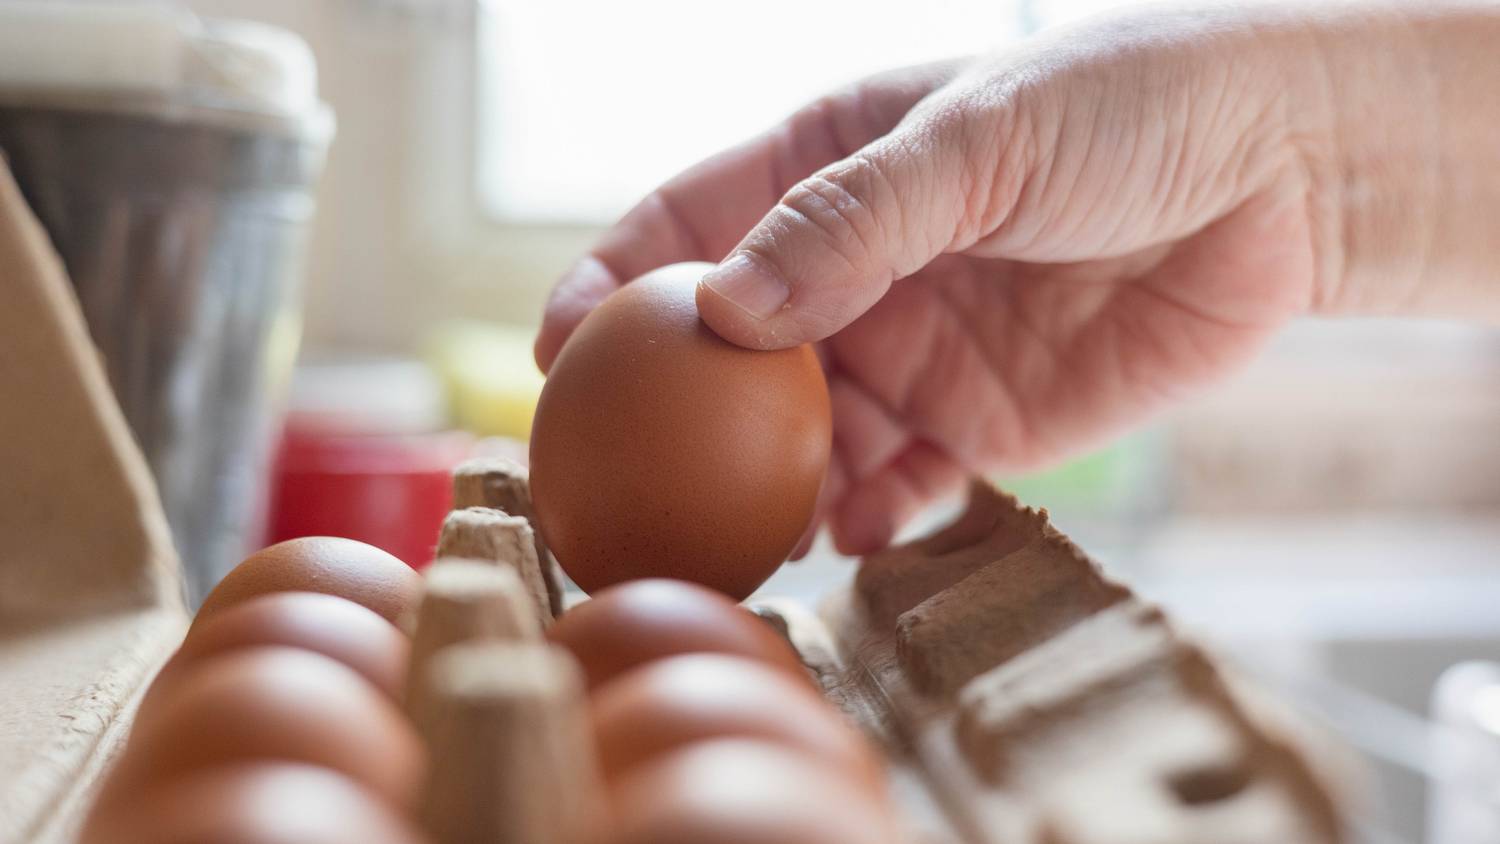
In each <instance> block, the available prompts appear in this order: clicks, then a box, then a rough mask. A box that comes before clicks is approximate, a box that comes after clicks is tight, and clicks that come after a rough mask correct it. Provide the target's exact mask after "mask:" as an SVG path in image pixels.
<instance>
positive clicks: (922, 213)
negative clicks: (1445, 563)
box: [536, 4, 1500, 553]
mask: <svg viewBox="0 0 1500 844" xmlns="http://www.w3.org/2000/svg"><path fill="white" fill-rule="evenodd" d="M1495 37H1500V13H1497V12H1496V10H1495V8H1494V7H1490V8H1488V9H1486V8H1484V7H1483V6H1475V7H1472V8H1471V7H1468V6H1466V5H1464V4H1454V5H1452V7H1451V8H1448V7H1447V5H1446V4H1434V6H1433V7H1432V8H1430V9H1428V10H1427V11H1426V12H1420V13H1419V12H1410V11H1395V10H1391V9H1383V8H1380V7H1374V6H1371V7H1369V8H1365V9H1356V10H1353V11H1348V12H1340V13H1337V14H1335V13H1333V12H1328V11H1326V10H1325V11H1324V12H1313V11H1305V10H1304V11H1298V10H1295V9H1290V8H1289V9H1285V10H1261V11H1253V12H1252V11H1247V10H1238V11H1235V10H1220V11H1192V10H1187V11H1181V10H1176V11H1174V10H1169V11H1155V12H1150V13H1145V14H1140V13H1135V14H1130V15H1126V16H1116V17H1111V18H1105V19H1100V20H1097V21H1094V22H1089V23H1086V24H1083V25H1081V26H1079V27H1075V28H1070V29H1066V30H1062V31H1058V32H1055V33H1051V34H1048V35H1045V36H1043V37H1041V38H1039V39H1036V40H1034V41H1032V42H1028V43H1027V44H1024V45H1022V46H1020V47H1018V48H1016V49H1013V50H1009V51H1006V52H1004V53H1003V54H1000V55H996V56H990V57H985V58H980V59H970V60H962V61H955V62H950V63H945V64H941V65H934V66H928V67H921V68H914V69H908V70H903V71H896V72H893V73H889V74H885V75H881V76H878V77H875V78H872V79H868V80H866V81H864V82H861V83H859V84H857V85H855V86H853V87H851V88H849V89H848V90H845V91H842V92H840V93H838V94H835V95H832V96H829V97H826V98H824V99H822V100H820V101H818V102H816V103H814V104H813V105H811V106H809V107H808V108H806V109H804V110H803V111H801V112H799V113H797V114H796V115H794V116H793V117H791V118H790V119H789V120H788V121H787V122H786V123H785V124H783V125H782V126H780V127H777V128H776V129H774V130H772V131H771V132H769V133H768V134H766V135H764V136H761V137H760V138H757V139H755V140H753V141H751V142H749V143H747V144H745V145H744V146H741V147H738V148H736V149H733V150H730V151H727V152H725V153H723V154H721V155H719V156H717V157H715V158H712V159H710V160H708V161H706V162H704V163H702V164H700V165H698V166H696V167H694V168H692V169H690V170H688V171H687V172H685V173H683V174H682V175H680V176H678V177H677V178H675V179H673V180H672V181H670V182H668V183H667V184H665V185H663V186H662V187H661V188H659V189H658V190H657V191H655V192H654V193H653V194H651V195H650V196H648V197H647V198H646V199H645V200H644V201H643V202H641V203H640V205H638V206H637V207H636V208H635V209H634V210H632V211H631V212H630V213H629V214H628V215H626V216H625V217H624V218H623V219H622V220H621V221H620V222H619V223H618V224H617V225H616V226H615V227H614V228H612V229H611V230H610V231H609V232H608V233H607V234H606V235H605V236H604V238H603V239H602V240H601V241H600V242H599V244H598V245H597V246H596V247H595V248H594V249H593V250H591V252H590V254H588V255H587V256H585V257H584V258H583V259H581V260H580V261H579V262H578V264H577V265H575V266H574V267H573V269H572V270H570V271H569V273H568V274H567V275H566V276H565V277H564V278H563V279H562V280H561V281H560V282H559V283H558V286H557V288H556V289H555V291H554V293H553V296H552V299H551V301H550V303H549V305H548V307H547V311H546V314H545V318H544V325H543V330H542V333H541V335H540V336H539V338H538V340H537V347H536V352H537V360H538V363H539V364H540V365H541V366H542V367H543V369H546V368H547V366H548V365H550V363H551V361H552V359H553V357H554V356H555V355H556V353H557V350H558V348H559V347H560V346H561V344H562V342H563V341H564V340H565V339H566V337H567V335H568V333H569V332H570V331H571V330H572V328H573V327H574V326H575V325H576V324H577V323H578V321H579V320H581V319H582V317H583V316H584V315H585V314H586V313H587V312H588V310H589V309H590V308H592V307H593V306H594V305H595V304H597V303H598V302H599V301H600V300H601V299H602V298H603V297H604V296H605V295H607V294H608V293H609V292H610V291H611V290H613V289H614V288H616V287H617V286H619V285H620V284H623V283H627V282H628V281H629V280H630V279H632V278H634V277H636V276H638V275H640V274H642V273H644V272H646V271H647V270H650V269H652V268H655V267H657V266H660V265H663V264H667V263H672V262H677V261H686V260H707V261H721V260H724V261H725V263H724V264H723V265H721V267H720V268H719V269H718V270H717V271H715V272H714V273H711V274H710V276H709V277H708V278H707V279H706V280H705V283H704V284H703V285H701V286H700V288H699V295H698V302H699V308H700V311H701V312H702V315H703V318H704V319H705V321H707V322H708V323H709V325H710V326H711V327H712V328H713V329H714V330H716V331H718V332H719V333H720V334H721V335H723V336H724V337H725V338H727V339H729V340H731V341H733V342H736V343H739V344H741V345H745V346H748V347H751V348H773V347H783V346H787V345H793V344H797V343H801V342H811V341H815V342H818V343H819V349H820V353H821V355H822V359H823V360H824V362H825V365H826V368H827V371H828V376H829V386H830V390H831V392H832V399H833V409H834V429H835V433H834V464H833V466H832V467H831V469H830V473H829V476H828V479H827V481H826V484H825V489H824V494H823V498H822V501H821V503H820V513H821V516H822V521H824V522H825V523H827V524H828V525H829V526H830V527H831V528H832V531H833V534H834V538H835V541H836V543H837V545H838V547H839V548H840V549H841V550H843V551H845V552H848V553H862V552H866V551H869V550H873V549H875V548H878V547H880V546H881V545H883V544H884V543H885V542H887V541H888V540H889V538H890V536H891V535H892V533H893V532H894V531H895V530H896V529H897V528H898V527H899V526H900V525H901V523H902V522H903V521H904V520H905V519H907V518H909V517H910V516H911V515H912V514H913V513H914V512H915V511H916V510H917V509H919V508H920V507H922V506H923V505H925V504H927V503H929V502H930V501H932V500H933V499H934V498H937V497H939V496H941V495H943V494H945V493H947V492H950V491H952V490H954V489H956V488H957V487H958V486H959V485H960V483H961V481H962V480H963V478H964V476H965V475H966V474H967V473H968V472H969V471H971V470H975V469H981V470H996V469H1005V470H1021V469H1030V468H1036V467H1038V466H1042V465H1045V464H1047V463H1048V462H1051V461H1054V460H1057V459H1059V458H1061V457H1064V456H1067V455H1069V454H1072V453H1075V452H1077V451H1079V450H1080V449H1082V448H1084V447H1086V446H1089V445H1091V444H1096V443H1099V442H1100V441H1102V440H1105V439H1106V438H1108V437H1110V436H1111V435H1114V434H1117V433H1118V432H1120V431H1122V430H1125V429H1127V428H1129V427H1131V426H1133V425H1136V424H1138V423H1140V422H1141V421H1142V420H1144V419H1145V418H1147V417H1148V416H1149V415H1150V414H1151V413H1152V412H1154V411H1156V410H1158V409H1160V408H1163V407H1164V406H1166V405H1168V404H1170V403H1171V402H1173V401H1175V400H1177V399H1179V398H1180V397H1182V396H1183V395H1185V394H1187V393H1189V392H1191V391H1192V390H1194V389H1195V388H1198V387H1200V386H1202V385H1205V384H1207V383H1209V382H1212V381H1214V380H1216V379H1218V378H1220V377H1222V376H1224V375H1225V374H1227V373H1229V372H1231V371H1233V370H1234V369H1235V368H1237V367H1238V366H1240V365H1241V364H1243V363H1245V362H1246V361H1247V360H1248V359H1249V358H1250V357H1251V356H1252V355H1253V354H1254V353H1255V352H1256V350H1257V349H1259V348H1260V347H1261V346H1262V345H1263V344H1264V343H1265V342H1266V341H1267V339H1268V338H1270V337H1271V336H1272V335H1273V334H1274V333H1275V331H1276V330H1277V329H1278V328H1279V327H1281V326H1282V325H1283V324H1285V323H1286V322H1287V321H1288V320H1289V319H1291V318H1293V317H1294V316H1297V315H1300V314H1304V313H1315V314H1352V313H1422V314H1449V315H1466V316H1471V317H1473V316H1482V317H1485V318H1493V316H1494V315H1495V312H1496V301H1495V299H1496V297H1495V296H1494V294H1493V293H1490V292H1488V291H1489V289H1490V288H1492V287H1493V284H1489V285H1488V286H1486V283H1485V282H1486V279H1487V276H1486V273H1485V270H1484V268H1485V267H1486V266H1495V265H1496V264H1494V263H1493V262H1494V261H1495V260H1497V259H1500V244H1497V243H1496V238H1495V236H1494V234H1493V231H1492V229H1493V227H1492V226H1486V225H1485V224H1484V223H1482V222H1473V221H1470V222H1460V221H1459V217H1460V215H1458V214H1455V213H1453V211H1454V209H1453V208H1451V207H1449V206H1450V205H1453V204H1454V203H1455V202H1456V199H1455V197H1454V196H1453V194H1465V197H1464V199H1465V201H1466V202H1467V203H1469V205H1468V207H1469V208H1472V207H1473V205H1474V204H1475V203H1488V204H1489V205H1490V207H1493V208H1494V209H1495V210H1497V211H1500V185H1497V184H1496V183H1497V181H1500V178H1497V176H1496V175H1495V171H1496V169H1497V168H1496V165H1497V164H1500V161H1497V154H1496V153H1495V152H1494V150H1493V149H1492V147H1494V146H1495V145H1493V144H1492V143H1490V144H1489V145H1488V146H1486V142H1485V141H1484V140H1483V139H1484V138H1485V137H1489V135H1488V133H1487V132H1486V131H1484V130H1482V127H1483V126H1484V125H1489V126H1490V127H1491V131H1492V127H1493V126H1494V125H1500V123H1494V122H1493V121H1495V120H1500V104H1497V103H1496V102H1495V99H1496V98H1495V97H1494V95H1493V94H1483V93H1478V92H1481V91H1484V90H1488V88H1487V87H1486V83H1485V82H1484V74H1485V71H1484V70H1483V68H1484V67H1485V66H1487V65H1486V62H1485V61H1483V56H1484V55H1485V50H1486V48H1485V47H1484V46H1483V45H1484V44H1485V43H1486V41H1485V39H1486V38H1495ZM1488 43H1494V42H1493V41H1491V42H1488ZM1488 66H1490V67H1492V66H1493V65H1492V64H1488ZM1424 74H1428V75H1429V76H1424ZM1434 91H1439V92H1443V93H1442V94H1441V95H1437V96H1434V95H1433V92H1434ZM1466 93H1467V94H1468V95H1469V98H1468V99H1465V96H1466ZM1475 100H1478V101H1479V103H1478V105H1477V106H1476V103H1475ZM1485 121H1491V122H1488V123H1486V122H1485ZM1434 124H1436V125H1438V126H1440V127H1443V128H1442V129H1439V130H1432V129H1430V128H1425V127H1431V126H1433V125H1434ZM1471 124H1472V125H1473V126H1474V127H1475V128H1474V129H1473V130H1472V131H1471V130H1470V129H1468V128H1467V127H1469V126H1470V125H1471ZM1471 136H1472V137H1471ZM1440 150H1441V152H1440ZM1470 216H1472V215H1470ZM1476 244H1477V245H1476ZM1434 255H1443V256H1447V257H1445V258H1443V259H1442V260H1437V259H1434V257H1433V256H1434ZM726 256H728V260H725V259H726ZM1435 265H1441V266H1440V267H1438V266H1435ZM1439 269H1440V270H1441V272H1438V270H1439ZM757 282H758V284H756V283H757ZM1476 290H1484V291H1485V292H1484V293H1483V294H1480V293H1476Z"/></svg>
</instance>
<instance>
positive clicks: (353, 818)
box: [79, 762, 423, 844]
mask: <svg viewBox="0 0 1500 844" xmlns="http://www.w3.org/2000/svg"><path fill="white" fill-rule="evenodd" d="M79 841H80V844H291V842H296V844H419V842H422V841H423V837H422V835H421V834H420V833H418V832H417V830H416V829H415V828H414V827H413V826H412V825H411V823H410V822H409V821H407V820H406V819H404V818H402V817H401V816H400V814H398V813H397V812H396V811H395V810H393V809H392V808H390V807H389V806H387V805H386V804H385V803H384V802H383V801H381V800H379V799H378V798H376V797H375V796H374V795H373V794H371V793H370V792H368V791H366V790H365V789H364V788H361V787H360V786H359V785H358V784H356V783H355V782H354V781H353V780H350V779H349V778H347V777H345V776H342V775H341V774H338V773H335V772H334V771H330V770H328V769H326V768H319V767H315V766H312V765H300V764H295V763H289V762H267V763H247V764H243V765H234V766H229V767H223V768H215V769H213V770H210V771H204V772H202V773H200V774H197V775H194V776H190V777H186V778H184V779H180V780H176V781H172V782H168V783H163V784H161V785H159V786H156V787H151V788H146V789H143V790H141V791H139V792H136V793H134V794H133V795H132V799H131V800H130V802H129V803H124V804H114V805H111V806H107V807H100V808H98V809H97V810H96V811H95V812H94V814H93V815H92V816H91V817H90V818H89V820H88V823H87V825H86V826H85V827H84V831H83V834H82V836H81V837H80V839H79Z"/></svg>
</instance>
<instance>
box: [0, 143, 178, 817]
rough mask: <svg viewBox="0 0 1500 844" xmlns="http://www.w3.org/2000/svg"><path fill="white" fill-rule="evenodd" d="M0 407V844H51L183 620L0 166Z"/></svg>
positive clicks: (147, 496)
mask: <svg viewBox="0 0 1500 844" xmlns="http://www.w3.org/2000/svg"><path fill="white" fill-rule="evenodd" d="M0 406H3V407H4V408H5V409H4V411H3V412H0V700H3V701H4V702H5V703H4V706H5V712H4V717H3V718H0V760H3V763H0V844H21V842H26V844H47V843H48V842H54V841H58V842H60V841H67V840H69V839H70V838H71V837H72V835H73V833H74V827H75V825H76V824H77V823H78V821H79V820H80V819H81V815H82V809H83V806H84V805H85V804H86V801H87V799H88V797H89V796H90V794H91V793H92V787H93V785H94V784H95V783H97V781H98V778H99V775H100V772H101V771H102V770H103V768H104V767H105V765H106V764H107V762H108V760H109V758H110V755H111V754H112V753H113V752H114V750H115V749H117V747H118V744H119V741H120V739H121V738H122V737H123V734H124V724H125V723H126V722H127V721H128V716H129V711H130V709H131V707H132V705H133V702H134V700H135V698H136V697H137V695H138V693H139V691H140V690H141V688H142V687H143V685H144V683H145V681H146V680H147V679H148V677H149V676H150V674H151V673H152V672H153V671H154V670H155V668H156V667H157V666H159V665H160V663H161V662H162V661H163V660H164V659H165V658H166V656H167V654H168V653H169V652H170V650H171V649H172V648H173V647H174V646H175V645H176V644H177V643H178V642H179V641H180V640H181V636H182V631H183V630H184V628H185V627H186V612H185V610H184V608H183V606H182V602H181V597H180V595H181V583H180V580H179V575H178V565H177V558H176V555H175V553H174V552H173V550H172V545H171V540H170V537H169V534H168V531H167V525H166V519H165V517H164V516H163V515H162V511H161V507H160V504H159V502H158V501H157V498H156V490H155V486H154V484H153V483H152V480H151V476H150V473H149V472H148V470H147V468H146V464H145V461H144V459H143V458H142V456H141V454H140V452H139V450H138V449H137V448H136V445H135V443H134V441H133V440H132V439H131V436H130V433H129V431H128V429H127V428H126V425H125V421H124V418H123V417H122V415H121V413H120V409H119V407H118V405H117V404H116V402H115V399H114V396H113V395H112V393H111V392H110V388H109V384H108V381H107V379H106V376H105V373H104V371H103V368H102V367H101V366H100V362H99V360H98V356H97V353H96V352H95V350H94V347H93V345H92V344H91V343H90V341H89V336H88V331H87V328H86V326H85V325H84V322H83V317H82V316H81V314H80V313H79V309H78V303H77V301H76V299H75V297H74V296H73V292H72V288H71V287H70V285H69V283H68V280H67V277H66V275H65V273H64V270H63V267H62V263H61V261H60V260H59V259H58V257H57V255H56V253H55V252H54V251H53V249H52V246H51V244H50V243H49V241H48V239H47V235H46V232H45V231H43V229H42V227H41V225H40V224H39V223H38V222H37V220H36V218H35V217H34V216H33V215H32V213H31V210H30V208H29V207H28V206H27V205H26V202H25V200H24V199H23V197H22V196H21V193H20V191H19V189H18V188H17V187H16V184H15V182H14V180H13V179H12V178H11V175H10V171H9V169H8V168H7V167H6V166H5V164H4V160H3V158H0Z"/></svg>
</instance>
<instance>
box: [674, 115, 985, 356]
mask: <svg viewBox="0 0 1500 844" xmlns="http://www.w3.org/2000/svg"><path fill="white" fill-rule="evenodd" d="M963 149H964V145H963V144H962V143H961V142H959V139H958V138H957V137H956V133H955V132H954V131H951V130H949V129H947V128H945V127H944V126H943V125H942V124H941V123H939V122H937V121H932V120H928V121H922V122H918V123H915V124H911V125H907V124H903V126H901V127H899V128H898V129H897V130H896V132H895V133H893V134H891V135H888V136H886V137H884V138H882V139H880V140H878V141H876V142H874V143H873V144H871V145H869V146H867V147H865V148H864V149H862V150H860V151H859V152H858V153H855V154H854V155H853V156H851V157H849V158H846V159H844V160H843V161H840V162H837V163H835V164H832V165H830V166H828V167H826V168H824V169H823V170H820V171H819V172H817V173H814V174H813V175H812V176H810V177H808V178H807V179H804V180H803V181H802V182H801V183H799V184H797V185H796V186H795V187H793V188H792V189H791V190H790V191H788V192H787V194H786V195H785V196H784V197H782V199H781V201H780V202H779V203H777V205H776V207H775V208H773V209H771V211H770V213H768V214H767V215H766V216H765V217H764V218H763V219H762V220H761V221H760V223H759V224H757V225H756V226H755V228H753V229H752V230H751V231H750V233H749V234H748V235H746V236H745V238H744V240H742V241H740V244H739V245H738V246H736V247H735V249H734V251H732V252H730V253H729V256H728V257H727V258H725V259H724V261H723V263H721V264H719V265H718V266H717V267H715V268H714V269H713V270H711V271H709V272H708V273H707V274H706V275H705V276H704V277H703V280H702V281H701V282H700V283H699V285H698V292H697V297H698V310H699V313H700V314H702V317H703V320H704V322H706V323H708V325H709V327H710V328H712V329H713V330H714V331H716V332H718V333H719V335H721V336H722V337H724V338H725V339H726V340H729V341H730V342H733V343H737V344H739V345H741V346H747V347H750V348H756V349H779V348H786V347H789V346H796V345H799V344H802V343H807V342H811V341H815V340H821V339H823V338H824V337H827V336H829V335H830V334H833V333H834V332H836V331H838V330H839V329H841V328H843V327H844V326H846V325H848V324H849V323H851V322H853V321H854V320H855V319H856V318H858V317H859V315H860V314H863V313H864V312H865V311H866V310H869V308H870V306H872V305H874V304H875V303H876V302H877V301H879V299H880V297H881V296H883V295H885V292H886V290H887V289H889V288H890V285H891V282H893V281H895V280H896V279H898V278H901V277H903V276H906V275H909V274H911V273H913V272H915V271H916V270H918V269H920V268H921V267H922V266H923V265H925V264H926V263H927V262H929V261H931V260H932V259H933V258H935V257H937V255H939V254H941V253H942V252H943V251H945V250H946V249H947V248H948V247H949V246H950V245H951V244H952V243H953V242H954V240H955V237H956V236H957V233H958V231H959V229H960V226H961V225H962V222H963V219H964V217H965V216H966V213H967V212H966V210H965V209H966V207H967V206H968V203H967V202H966V201H965V198H964V196H963V192H964V179H963V172H964V162H963V160H962V151H963Z"/></svg>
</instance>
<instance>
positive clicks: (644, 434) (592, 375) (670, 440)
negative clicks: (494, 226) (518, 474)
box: [531, 264, 832, 600]
mask: <svg viewBox="0 0 1500 844" xmlns="http://www.w3.org/2000/svg"><path fill="white" fill-rule="evenodd" d="M709 266H710V265H708V264H674V265H672V266H670V267H663V268H662V269H659V270H656V271H655V272H651V273H648V274H646V275H644V276H642V277H640V278H639V279H636V280H635V281H633V282H631V283H630V284H627V285H625V286H624V287H622V288H621V289H620V290H618V291H616V292H615V293H614V294H612V295H611V296H610V297H609V298H608V299H606V300H605V301H604V302H603V304H601V305H599V307H598V308H596V309H594V311H593V312H592V313H590V314H589V315H588V317H587V318H586V319H584V321H583V323H582V324H580V325H579V326H578V329H577V330H576V331H574V332H573V335H572V337H570V338H569V339H568V342H567V344H566V345H564V346H563V349H562V352H561V353H560V354H559V355H558V357H557V361H556V362H555V363H554V364H553V365H552V370H551V372H549V373H548V376H547V382H546V384H545V385H544V386H543V388H542V395H541V398H540V400H539V402H538V404H537V409H536V419H535V421H534V422H533V424H532V434H531V496H532V499H533V503H534V505H535V509H536V518H537V524H538V527H539V528H540V530H541V532H542V535H543V536H544V537H546V539H547V543H548V545H549V546H551V548H552V552H553V553H554V554H555V555H556V556H557V559H558V562H559V563H561V564H562V567H563V569H565V570H566V571H567V573H568V574H569V575H570V576H571V577H572V578H573V580H574V581H576V582H577V583H578V585H579V586H581V587H583V589H584V590H585V591H588V592H593V591H594V590H596V589H599V588H601V587H604V586H608V585H610V584H612V583H619V582H621V581H625V580H634V579H636V578H644V577H672V578H678V579H682V580H691V581H695V582H697V583H702V584H704V585H706V586H711V587H713V588H715V589H718V590H720V591H722V592H724V593H725V594H727V595H729V596H731V597H733V598H735V599H736V600H738V599H740V598H744V597H745V596H747V595H749V594H750V593H751V592H752V591H754V590H755V587H757V586H759V585H760V584H761V583H762V582H764V581H765V579H766V578H767V577H769V576H770V575H771V573H772V572H774V571H775V570H776V567H777V566H779V565H780V564H781V563H782V561H783V560H785V559H786V557H787V554H788V553H790V552H791V550H792V548H793V547H794V546H795V545H796V544H797V540H798V539H799V538H801V536H802V533H803V531H804V530H805V529H806V528H807V525H808V523H809V521H810V520H811V518H812V513H813V506H814V504H815V502H816V499H817V496H818V486H819V484H820V483H821V482H822V479H823V473H824V472H825V471H826V470H827V468H828V454H829V447H830V443H831V436H832V426H831V421H830V416H829V403H828V386H827V383H826V382H825V381H824V378H823V370H822V367H821V366H820V365H819V363H818V359H817V356H816V355H815V354H814V353H813V350H812V349H811V348H810V347H807V346H801V347H797V348H794V349H783V350H779V351H750V350H747V349H743V348H740V347H739V346H735V345H733V344H731V343H729V342H728V341H726V340H723V339H722V338H720V337H719V336H718V335H717V334H715V333H713V331H711V330H710V329H709V328H708V326H707V325H705V324H704V323H703V322H702V321H701V320H700V319H699V318H698V309H697V305H696V303H695V301H694V289H695V285H696V284H697V282H698V279H699V278H701V277H702V275H703V273H704V272H705V271H706V270H708V269H709Z"/></svg>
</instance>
